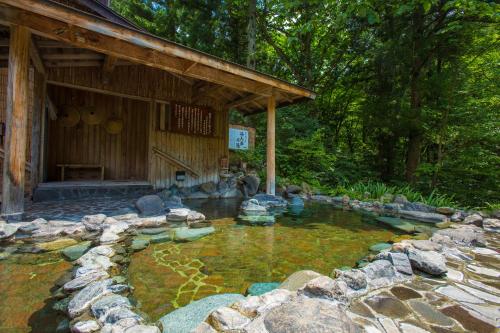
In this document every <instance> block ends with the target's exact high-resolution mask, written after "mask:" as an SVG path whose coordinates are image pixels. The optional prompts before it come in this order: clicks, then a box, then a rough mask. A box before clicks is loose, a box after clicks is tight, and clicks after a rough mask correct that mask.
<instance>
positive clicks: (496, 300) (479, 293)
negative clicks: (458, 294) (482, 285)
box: [456, 283, 500, 304]
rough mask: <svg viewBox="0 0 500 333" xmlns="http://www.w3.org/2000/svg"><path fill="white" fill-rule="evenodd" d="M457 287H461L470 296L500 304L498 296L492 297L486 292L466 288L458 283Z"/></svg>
mask: <svg viewBox="0 0 500 333" xmlns="http://www.w3.org/2000/svg"><path fill="white" fill-rule="evenodd" d="M456 286H457V287H459V288H460V289H463V290H465V291H467V292H468V293H469V294H472V295H474V296H476V297H479V298H481V299H482V300H485V301H488V302H492V303H497V304H500V297H498V296H495V295H492V294H490V293H486V292H484V291H481V290H478V289H476V288H472V287H469V286H466V285H463V284H460V283H457V284H456Z"/></svg>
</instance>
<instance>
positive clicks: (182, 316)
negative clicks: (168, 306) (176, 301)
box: [160, 294, 244, 333]
mask: <svg viewBox="0 0 500 333" xmlns="http://www.w3.org/2000/svg"><path fill="white" fill-rule="evenodd" d="M242 299H244V297H243V296H242V295H239V294H218V295H213V296H209V297H205V298H202V299H200V300H198V301H194V302H191V303H189V304H188V305H186V306H184V307H182V308H179V309H177V310H175V311H172V312H170V313H169V314H167V315H165V316H163V317H161V318H160V323H161V324H162V326H163V333H171V332H175V333H190V332H191V331H192V330H194V329H195V328H196V327H198V325H200V323H202V322H204V321H205V320H206V318H207V317H208V316H209V315H210V314H211V313H212V312H213V311H215V310H217V309H218V308H220V307H224V306H229V305H231V304H233V303H235V302H237V301H240V300H242Z"/></svg>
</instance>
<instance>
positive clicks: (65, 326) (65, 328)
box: [56, 318, 69, 333]
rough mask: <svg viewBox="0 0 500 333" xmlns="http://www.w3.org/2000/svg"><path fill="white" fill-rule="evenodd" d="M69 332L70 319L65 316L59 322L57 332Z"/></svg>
mask: <svg viewBox="0 0 500 333" xmlns="http://www.w3.org/2000/svg"><path fill="white" fill-rule="evenodd" d="M68 332H69V320H68V319H67V318H65V319H63V320H61V321H60V322H59V323H58V324H57V327H56V333H68Z"/></svg>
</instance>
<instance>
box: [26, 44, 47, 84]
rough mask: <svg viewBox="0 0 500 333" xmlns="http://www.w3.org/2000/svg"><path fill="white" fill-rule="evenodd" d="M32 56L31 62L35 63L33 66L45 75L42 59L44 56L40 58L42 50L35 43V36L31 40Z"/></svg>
mask: <svg viewBox="0 0 500 333" xmlns="http://www.w3.org/2000/svg"><path fill="white" fill-rule="evenodd" d="M29 52H30V58H31V62H32V63H33V66H34V67H35V69H36V70H37V71H38V73H40V74H42V75H44V76H45V73H46V72H45V66H44V65H43V61H42V58H40V51H39V50H38V47H37V45H36V43H35V41H34V40H33V38H31V40H30V51H29Z"/></svg>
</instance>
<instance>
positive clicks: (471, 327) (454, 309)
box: [440, 305, 496, 333]
mask: <svg viewBox="0 0 500 333" xmlns="http://www.w3.org/2000/svg"><path fill="white" fill-rule="evenodd" d="M440 311H441V312H442V313H444V314H445V315H447V316H448V317H451V318H453V319H455V320H456V321H458V322H459V323H460V324H462V326H463V327H464V328H465V329H466V330H467V331H473V332H480V333H494V332H496V328H495V326H493V325H491V324H489V323H487V322H485V321H483V320H481V319H479V318H477V317H476V316H474V315H473V314H472V313H471V312H469V311H467V310H466V309H464V308H463V307H461V306H460V305H452V306H448V307H446V308H443V309H441V310H440Z"/></svg>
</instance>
